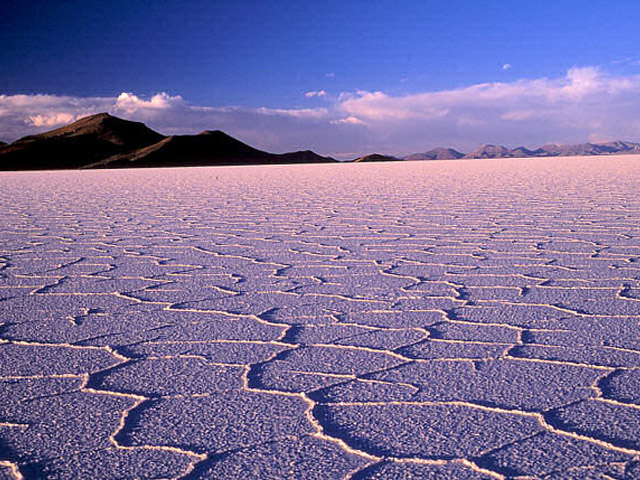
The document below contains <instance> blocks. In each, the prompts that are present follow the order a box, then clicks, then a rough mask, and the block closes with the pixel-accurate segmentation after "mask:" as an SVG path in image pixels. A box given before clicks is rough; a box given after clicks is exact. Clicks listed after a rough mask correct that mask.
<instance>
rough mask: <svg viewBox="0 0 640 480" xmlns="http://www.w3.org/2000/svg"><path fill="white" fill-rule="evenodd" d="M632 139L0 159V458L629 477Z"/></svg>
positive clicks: (637, 344) (634, 440)
mask: <svg viewBox="0 0 640 480" xmlns="http://www.w3.org/2000/svg"><path fill="white" fill-rule="evenodd" d="M639 186H640V157H632V156H628V157H623V156H621V157H605V158H603V157H600V158H572V159H560V158H557V159H528V160H519V159H514V160H504V159H503V160H496V161H493V160H471V161H442V162H422V163H421V162H406V163H394V164H360V165H353V164H351V165H314V166H270V167H229V168H195V169H164V170H155V169H154V170H135V171H132V170H124V171H123V170H118V171H80V172H55V173H54V172H34V173H3V174H1V175H0V205H2V214H1V216H0V299H1V300H2V301H1V302H0V315H1V317H0V322H1V325H0V382H1V383H2V387H1V388H0V478H14V477H16V478H21V476H24V477H25V478H178V477H180V478H190V479H191V478H220V479H227V478H228V479H240V478H261V479H262V478H264V479H275V478H290V479H340V478H351V479H365V478H367V479H368V478H398V479H405V478H433V479H454V480H455V479H485V478H487V479H490V478H517V477H526V478H545V479H554V480H560V479H563V480H566V479H584V478H589V479H612V478H613V479H635V478H640V324H639V321H640V189H639Z"/></svg>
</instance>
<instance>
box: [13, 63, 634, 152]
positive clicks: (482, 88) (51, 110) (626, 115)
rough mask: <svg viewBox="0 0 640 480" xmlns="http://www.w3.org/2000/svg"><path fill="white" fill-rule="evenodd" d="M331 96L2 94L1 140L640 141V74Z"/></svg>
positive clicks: (285, 147) (262, 143)
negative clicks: (202, 99)
mask: <svg viewBox="0 0 640 480" xmlns="http://www.w3.org/2000/svg"><path fill="white" fill-rule="evenodd" d="M312 92H313V95H310V97H317V96H318V93H319V92H322V90H320V91H312ZM310 93H311V92H310ZM325 93H326V92H325ZM321 96H322V95H321ZM324 98H325V102H326V104H325V105H324V107H323V108H245V107H234V106H224V107H208V106H199V105H191V104H189V103H188V102H187V101H186V100H185V99H183V98H182V97H181V96H179V95H169V94H166V93H159V94H157V95H154V96H152V97H151V98H143V97H141V96H138V95H136V94H134V93H126V92H125V93H122V94H120V95H118V96H114V97H90V98H81V97H69V96H56V95H0V140H4V141H12V140H15V139H16V138H18V137H21V136H24V135H29V134H33V133H38V132H41V131H45V130H49V129H51V128H55V127H57V126H60V125H64V124H66V123H69V122H70V121H73V120H75V119H78V118H81V117H83V116H86V115H89V114H92V113H97V112H103V111H107V112H110V113H112V114H114V115H118V116H121V117H123V118H127V119H130V120H136V121H143V122H145V123H147V124H148V125H149V126H150V127H152V128H154V129H156V130H158V131H160V132H162V133H165V134H184V133H197V132H199V131H202V130H205V129H209V130H210V129H221V130H224V131H226V132H228V133H229V134H231V135H234V136H236V137H238V138H240V139H241V140H243V141H245V142H247V143H249V144H252V145H254V146H256V147H258V148H262V149H266V150H270V151H274V152H283V151H291V150H299V149H306V148H311V149H313V150H316V151H318V152H319V153H327V154H328V153H335V152H340V151H342V152H351V153H370V152H372V151H376V152H380V153H390V154H397V155H401V154H404V153H411V152H417V151H426V150H428V149H429V148H432V147H435V146H452V147H455V148H458V149H459V150H461V151H469V150H471V149H473V148H475V147H476V146H478V145H479V144H482V143H495V144H506V145H507V146H517V145H521V144H522V145H525V146H529V147H534V146H537V145H541V144H544V143H549V142H552V143H578V142H584V141H587V140H588V139H593V138H604V139H611V138H618V139H624V140H632V141H638V140H640V119H638V117H637V112H638V111H640V75H636V76H634V75H627V76H612V75H609V74H606V73H604V72H603V71H601V70H600V69H598V68H596V67H575V68H572V69H570V70H569V71H568V72H567V73H566V74H565V75H563V76H562V77H559V78H536V79H522V80H517V81H512V82H496V83H481V84H475V85H470V86H467V87H464V88H458V89H451V90H441V91H428V92H422V93H413V94H409V95H390V94H388V93H385V92H382V91H356V92H355V93H349V92H347V93H344V92H343V93H341V94H340V95H339V96H337V97H332V96H329V95H326V96H325V97H324ZM354 127H357V128H354Z"/></svg>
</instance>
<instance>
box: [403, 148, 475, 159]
mask: <svg viewBox="0 0 640 480" xmlns="http://www.w3.org/2000/svg"><path fill="white" fill-rule="evenodd" d="M462 157H464V153H460V152H458V151H457V150H454V149H453V148H434V149H433V150H429V151H428V152H425V153H414V154H413V155H407V156H406V157H404V159H405V160H457V159H458V158H462Z"/></svg>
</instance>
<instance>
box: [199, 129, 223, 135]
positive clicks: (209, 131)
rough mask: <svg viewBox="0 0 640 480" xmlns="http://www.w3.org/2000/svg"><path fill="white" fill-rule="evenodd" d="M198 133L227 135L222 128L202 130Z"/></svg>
mask: <svg viewBox="0 0 640 480" xmlns="http://www.w3.org/2000/svg"><path fill="white" fill-rule="evenodd" d="M198 135H226V136H229V135H228V134H227V133H225V132H223V131H222V130H203V131H202V132H200V133H199V134H198Z"/></svg>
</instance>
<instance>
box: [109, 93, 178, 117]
mask: <svg viewBox="0 0 640 480" xmlns="http://www.w3.org/2000/svg"><path fill="white" fill-rule="evenodd" d="M183 104H184V100H183V99H182V97H181V96H180V95H176V96H174V97H172V96H171V95H168V94H166V93H164V92H162V93H158V94H156V95H154V96H153V97H151V99H150V100H143V99H141V98H140V97H138V96H137V95H134V94H133V93H127V92H122V93H121V94H120V95H118V97H117V98H116V103H115V110H117V111H120V112H124V113H134V112H136V111H138V110H166V109H169V108H172V107H179V106H181V105H183Z"/></svg>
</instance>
